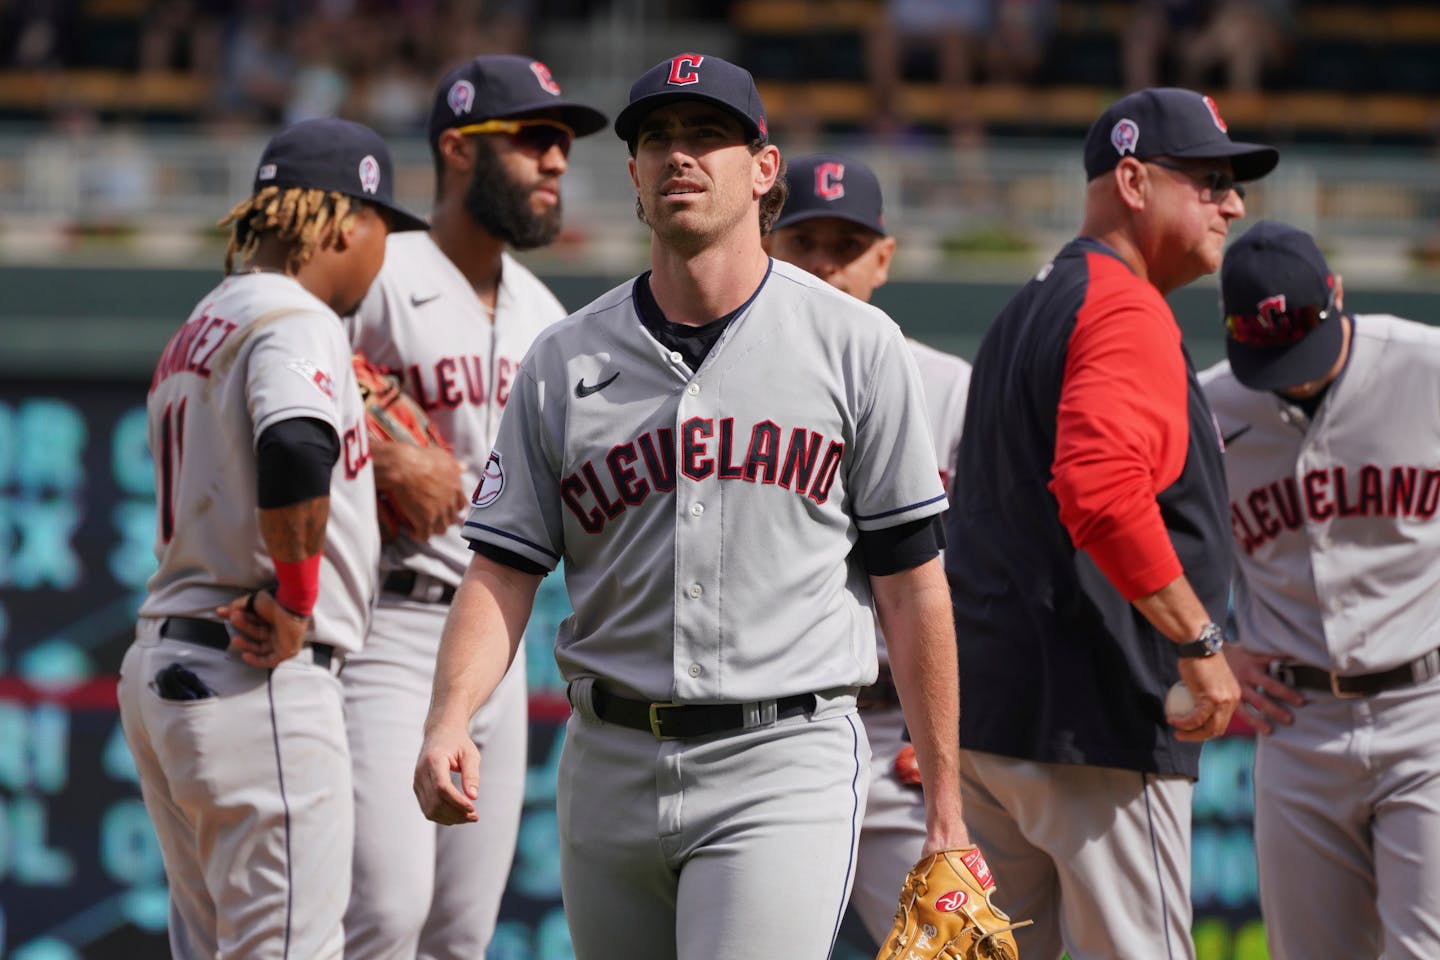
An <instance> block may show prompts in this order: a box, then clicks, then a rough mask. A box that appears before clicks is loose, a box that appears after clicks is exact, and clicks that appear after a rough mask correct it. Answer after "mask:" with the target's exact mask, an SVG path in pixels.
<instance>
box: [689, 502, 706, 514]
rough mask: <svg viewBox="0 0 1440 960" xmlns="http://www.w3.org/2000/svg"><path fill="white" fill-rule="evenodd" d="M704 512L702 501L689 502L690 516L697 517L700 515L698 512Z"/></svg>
mask: <svg viewBox="0 0 1440 960" xmlns="http://www.w3.org/2000/svg"><path fill="white" fill-rule="evenodd" d="M704 512H705V504H703V503H692V504H690V516H692V517H698V516H700V514H702V513H704Z"/></svg>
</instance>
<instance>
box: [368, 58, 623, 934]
mask: <svg viewBox="0 0 1440 960" xmlns="http://www.w3.org/2000/svg"><path fill="white" fill-rule="evenodd" d="M605 122H606V118H605V115H604V114H602V113H600V112H599V111H597V110H593V109H591V108H590V107H586V106H583V105H581V104H578V103H575V102H573V101H571V100H567V99H565V98H564V97H563V96H562V95H561V91H560V85H559V84H558V83H557V82H556V80H555V78H554V77H553V76H552V75H551V73H550V70H549V69H548V68H547V67H546V66H545V64H543V63H541V62H540V61H538V60H534V59H532V58H530V57H520V56H486V57H477V58H475V59H474V60H471V61H469V62H467V63H465V64H462V65H461V66H459V67H457V68H455V69H454V70H452V71H450V73H449V74H447V75H446V76H445V77H444V78H443V79H442V80H441V81H440V84H439V86H438V88H437V90H436V92H435V102H434V108H433V109H432V111H431V113H430V121H429V126H430V147H431V153H432V155H433V156H434V159H435V167H436V170H437V171H438V176H439V180H438V183H437V184H436V201H435V209H434V210H433V211H432V213H431V228H430V232H429V233H418V232H417V233H406V234H397V235H395V236H394V237H392V238H391V240H390V244H389V246H388V249H387V252H386V257H385V267H384V268H383V269H382V270H381V271H380V276H379V278H378V279H377V280H376V281H375V285H374V286H373V287H371V289H370V293H369V294H368V295H367V296H366V298H365V302H364V303H363V304H361V306H360V309H359V310H358V311H357V312H356V313H355V315H354V316H353V317H352V318H350V321H349V323H350V338H351V342H352V343H353V344H354V346H355V347H356V349H358V350H361V351H363V352H364V353H365V354H366V355H367V356H368V357H369V358H370V359H371V360H372V361H374V362H376V363H378V364H381V365H383V366H385V367H388V368H390V369H391V370H393V371H396V372H397V373H399V374H401V375H402V376H403V378H404V383H405V387H406V389H407V390H408V391H409V392H410V394H411V395H412V396H413V397H414V398H415V399H416V400H417V401H419V403H420V404H421V405H422V406H423V407H424V408H425V410H426V411H427V412H428V413H429V415H430V417H431V419H432V421H433V422H434V423H435V424H436V425H437V426H438V427H439V428H440V431H441V433H442V434H443V436H444V437H445V439H446V440H447V441H448V442H449V443H450V446H451V448H452V449H453V451H454V455H453V456H452V455H451V454H450V453H448V452H447V451H445V450H444V449H443V448H441V447H428V448H422V447H417V446H412V445H409V444H404V443H384V442H380V443H376V444H375V448H374V453H375V475H376V486H377V487H378V488H379V489H380V490H381V491H383V492H385V493H387V494H389V495H390V496H391V497H395V498H405V501H404V502H405V505H406V509H405V512H406V514H407V515H409V516H413V517H416V518H429V522H428V526H427V528H426V529H423V530H409V531H407V532H406V534H405V535H402V536H400V537H397V538H395V539H393V540H390V541H388V542H387V543H385V544H384V548H383V554H382V557H381V571H380V576H381V580H380V583H381V591H380V599H379V603H378V605H377V607H376V609H375V618H374V621H373V622H372V624H371V627H370V635H369V637H368V638H367V639H366V643H365V649H364V650H363V651H362V652H361V653H360V654H358V655H357V656H355V657H352V658H351V659H350V662H349V663H348V664H346V668H345V674H344V677H343V681H344V685H345V710H346V724H347V726H348V727H349V731H350V751H351V754H352V755H353V757H354V763H355V882H354V886H353V889H352V890H351V895H350V898H351V906H350V910H349V912H348V914H347V916H346V919H345V938H346V947H345V956H346V957H347V958H349V960H402V958H406V960H409V958H414V957H415V956H416V955H417V950H418V953H419V955H420V956H423V957H426V958H429V960H470V958H477V957H481V956H483V955H484V953H485V948H486V946H487V944H488V943H489V942H490V938H491V935H492V934H493V933H494V931H495V921H496V916H497V914H498V913H499V910H500V898H501V895H502V894H503V893H504V891H505V886H506V883H507V881H508V880H509V875H510V864H511V861H512V860H513V859H514V854H515V842H516V835H517V833H518V831H519V828H520V814H521V808H522V806H523V803H524V795H525V767H526V722H527V721H526V709H525V706H526V689H525V662H524V655H523V651H522V652H521V653H520V654H518V655H517V657H516V661H517V662H516V663H515V664H513V665H512V666H511V668H510V671H509V672H508V673H507V674H506V678H505V682H504V683H502V684H501V686H500V689H499V690H498V691H497V692H496V694H495V696H494V697H492V698H491V700H490V701H489V702H488V703H487V704H486V705H485V707H484V709H482V710H480V711H479V712H477V713H476V714H475V717H474V719H473V721H472V722H471V725H470V732H471V735H472V736H473V738H474V740H475V744H476V746H477V747H478V748H479V750H480V753H481V756H482V757H483V759H484V772H483V774H482V775H481V778H480V794H479V797H478V798H477V803H478V805H479V808H480V812H481V815H480V817H479V820H478V822H477V823H473V824H467V825H465V826H463V827H452V828H449V829H447V830H443V831H442V830H441V829H440V828H439V827H437V826H436V825H435V824H433V823H430V822H429V821H427V820H426V819H425V818H424V817H423V816H421V815H420V811H419V810H417V809H416V807H415V797H414V794H413V793H412V792H411V791H410V774H411V773H412V772H413V770H414V767H415V753H416V751H417V750H418V749H419V748H420V731H421V728H422V726H423V724H424V720H425V708H426V705H427V704H428V703H429V698H430V686H431V677H432V675H433V674H434V670H435V651H436V649H437V648H438V647H439V644H440V631H441V628H442V627H443V626H444V623H445V614H446V613H447V612H448V610H449V603H450V600H451V598H452V597H453V596H454V594H455V588H456V586H457V585H458V584H459V583H460V578H461V576H462V575H463V574H464V572H465V567H466V564H467V563H468V562H469V557H470V551H469V550H468V549H466V545H465V541H464V540H463V539H462V538H461V536H460V529H459V526H460V520H461V517H462V512H463V509H464V507H465V504H466V503H467V502H468V501H467V496H468V494H469V493H470V491H472V490H474V489H475V487H476V485H477V484H479V482H480V470H481V467H483V466H484V464H485V458H486V457H488V456H489V455H490V447H491V445H492V444H493V443H494V442H495V430H496V428H497V427H498V426H499V424H500V412H501V410H503V409H504V407H505V402H506V400H507V399H508V397H509V396H510V392H511V390H512V388H513V385H514V382H515V378H516V376H517V373H518V371H519V368H520V360H521V358H522V357H523V356H524V355H525V351H526V350H528V349H529V347H530V343H531V341H532V340H534V338H535V336H536V334H538V333H539V332H540V331H541V330H543V329H545V328H546V327H547V326H549V325H550V324H552V323H554V322H555V321H557V320H560V319H561V318H563V317H564V316H565V310H564V308H563V307H561V306H560V303H559V301H557V300H556V299H555V297H554V295H552V294H551V293H550V291H549V290H548V289H547V288H546V287H545V285H544V284H543V283H541V282H540V281H539V280H538V279H536V277H535V275H534V274H532V273H531V272H530V271H529V270H527V269H525V267H524V266H522V265H521V264H520V263H519V262H518V261H516V260H515V259H514V258H512V257H511V256H510V255H509V254H508V253H506V252H505V248H506V246H507V245H510V246H513V247H516V248H517V249H531V248H535V247H540V246H544V245H545V244H547V243H549V242H550V241H552V240H554V239H555V236H556V235H557V234H558V233H559V232H560V180H561V177H562V176H563V175H564V173H565V170H566V166H567V162H566V157H567V156H568V154H569V151H570V145H571V143H572V141H573V140H574V138H575V137H577V136H584V135H587V134H591V133H594V132H596V131H597V130H600V129H602V128H603V127H604V126H605ZM457 461H458V462H457ZM462 491H463V492H462ZM422 522H423V521H422Z"/></svg>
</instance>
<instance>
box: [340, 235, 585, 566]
mask: <svg viewBox="0 0 1440 960" xmlns="http://www.w3.org/2000/svg"><path fill="white" fill-rule="evenodd" d="M502 261H503V262H502V267H501V274H500V281H501V282H500V288H499V292H498V294H497V295H496V298H495V318H494V321H493V322H492V319H491V317H490V315H489V312H488V311H487V310H486V309H485V308H484V306H482V305H481V303H480V300H479V299H478V298H477V297H476V296H475V291H474V289H473V288H472V287H471V286H470V281H469V280H467V279H466V278H465V275H464V274H463V273H461V272H460V269H459V268H458V267H456V266H455V264H454V263H452V262H451V261H450V258H449V257H447V256H445V254H444V253H443V252H442V251H441V250H440V248H439V247H437V246H436V245H435V241H434V240H432V239H431V237H430V234H429V233H427V232H425V231H416V232H411V233H396V234H391V236H390V238H389V241H388V242H387V245H386V250H385V266H384V267H383V268H381V270H380V275H379V277H377V278H376V280H375V283H374V284H373V285H372V286H371V288H370V292H369V293H368V294H367V295H366V297H365V301H364V302H363V303H362V304H361V305H360V308H359V309H358V310H357V311H356V312H355V314H354V315H353V316H351V317H348V318H346V323H347V325H348V327H349V330H350V340H351V343H352V345H353V346H354V347H355V349H356V350H360V351H362V352H363V353H364V354H365V355H366V356H368V357H369V358H370V359H371V360H372V361H374V362H375V363H377V364H380V365H381V366H383V367H387V368H389V369H390V370H392V371H393V372H395V373H398V374H400V375H401V377H402V378H403V383H404V386H405V389H406V390H407V391H408V392H409V393H410V395H411V396H413V397H414V398H415V399H416V400H418V401H419V402H420V405H421V406H423V407H424V408H425V412H426V413H428V414H429V415H430V419H431V420H432V421H433V422H434V423H435V425H436V426H437V427H439V429H440V433H441V435H442V436H443V437H445V439H446V440H447V441H448V442H449V443H450V445H451V447H452V448H453V450H454V452H455V456H456V458H457V459H458V460H459V461H460V465H461V467H462V468H464V471H465V481H466V484H467V486H466V489H468V490H473V489H474V488H475V485H476V484H477V483H479V480H480V476H479V467H480V465H481V464H483V463H484V462H485V458H486V457H487V456H488V455H489V454H490V446H491V444H493V443H494V442H495V431H496V429H497V428H498V427H499V425H500V413H501V411H502V410H503V409H504V407H505V401H506V400H507V399H508V398H509V396H510V391H511V389H512V388H513V386H514V383H515V377H516V373H517V371H518V370H519V368H520V360H521V359H522V358H523V357H524V356H525V351H526V350H528V349H530V344H531V342H532V341H534V339H535V336H536V334H538V333H539V332H540V331H541V330H543V329H545V328H546V327H548V326H549V325H550V324H552V323H555V322H556V321H557V320H560V319H562V318H563V317H564V316H565V312H566V311H565V308H564V307H562V306H561V305H560V301H559V300H556V299H555V295H554V294H552V293H551V292H550V290H549V288H548V287H546V286H545V284H543V283H541V282H540V280H539V279H537V278H536V276H535V275H534V274H533V273H531V272H530V271H529V270H527V269H526V268H525V267H524V266H523V265H522V264H520V263H519V262H518V261H516V260H515V259H514V258H513V257H511V256H510V255H509V254H508V253H507V254H503V255H502ZM460 520H461V518H460V517H456V518H455V522H456V523H457V524H458V523H459V522H460ZM469 563H470V550H469V549H468V548H467V547H466V546H465V541H464V540H463V539H461V538H460V536H458V534H457V533H456V531H453V530H452V531H446V532H445V533H442V534H438V535H436V536H434V537H431V538H430V539H429V540H427V541H425V542H424V543H417V542H415V541H414V540H412V539H409V538H406V537H400V538H397V539H396V540H394V541H391V542H390V543H387V544H386V545H385V549H384V564H385V567H386V569H394V568H397V567H406V568H409V569H411V570H415V571H417V572H419V573H424V574H427V575H429V576H432V577H436V578H439V579H441V580H444V581H445V582H447V583H451V584H458V583H459V582H460V578H461V576H463V575H464V573H465V568H466V566H468V565H469Z"/></svg>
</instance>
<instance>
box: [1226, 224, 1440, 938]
mask: <svg viewBox="0 0 1440 960" xmlns="http://www.w3.org/2000/svg"><path fill="white" fill-rule="evenodd" d="M1220 289H1221V294H1222V297H1223V301H1224V309H1225V327H1226V340H1225V346H1226V353H1227V354H1228V355H1229V360H1228V362H1222V363H1221V364H1219V365H1217V366H1216V367H1213V368H1211V369H1210V370H1207V371H1205V373H1204V374H1203V375H1202V377H1201V382H1202V383H1203V384H1204V387H1205V392H1206V394H1207V395H1208V396H1209V398H1210V403H1211V405H1212V406H1213V407H1214V409H1215V414H1216V416H1217V417H1218V418H1219V421H1220V429H1221V431H1222V433H1223V434H1224V437H1225V475H1226V479H1227V481H1228V483H1229V489H1230V524H1231V531H1232V532H1233V534H1234V554H1235V562H1236V566H1237V570H1238V576H1237V577H1236V579H1235V616H1236V622H1237V625H1238V628H1239V638H1240V643H1239V645H1237V646H1232V647H1230V648H1227V650H1226V654H1227V656H1228V657H1229V659H1230V662H1231V665H1232V666H1233V667H1234V669H1235V674H1236V676H1237V677H1238V678H1239V680H1240V683H1241V688H1242V690H1243V696H1244V700H1245V704H1246V706H1247V708H1248V709H1249V711H1250V712H1251V716H1252V719H1253V720H1254V721H1255V723H1256V725H1257V727H1258V728H1259V730H1260V734H1261V735H1260V737H1259V740H1258V743H1257V745H1256V754H1255V845H1256V853H1257V855H1258V860H1259V866H1260V905H1261V908H1262V911H1263V913H1264V916H1265V930H1266V936H1267V938H1268V940H1269V946H1270V954H1271V956H1273V957H1276V958H1277V960H1293V958H1299V957H1306V958H1309V957H1378V956H1381V955H1382V954H1383V955H1384V956H1385V957H1386V958H1387V960H1420V958H1422V957H1423V958H1430V957H1437V956H1440V869H1437V867H1436V855H1437V852H1440V851H1437V839H1440V743H1437V741H1436V737H1435V717H1436V716H1437V711H1440V566H1437V563H1436V559H1437V548H1440V523H1437V521H1436V519H1435V516H1436V512H1437V503H1440V330H1436V329H1435V328H1434V327H1430V326H1426V325H1424V324H1419V323H1414V322H1411V321H1409V320H1402V319H1400V318H1398V317H1392V316H1384V315H1375V314H1365V315H1358V316H1357V315H1351V314H1348V313H1346V312H1345V309H1344V291H1343V289H1342V287H1341V283H1340V277H1339V276H1338V275H1336V274H1332V273H1331V272H1330V268H1329V266H1328V265H1327V264H1326V262H1325V258H1324V256H1323V255H1322V254H1321V253H1320V250H1319V248H1317V247H1316V245H1315V241H1314V240H1312V239H1311V238H1310V236H1309V235H1308V234H1305V233H1303V232H1302V231H1300V230H1296V229H1294V228H1292V227H1288V226H1285V225H1284V224H1279V223H1273V222H1262V223H1257V224H1256V225H1255V226H1254V227H1252V228H1251V229H1250V230H1249V231H1248V232H1247V233H1246V234H1245V235H1244V236H1243V237H1241V238H1240V239H1239V240H1237V241H1236V242H1235V243H1234V244H1233V245H1232V246H1231V247H1230V250H1229V251H1228V252H1227V253H1226V255H1225V261H1224V264H1223V266H1222V267H1221V270H1220Z"/></svg>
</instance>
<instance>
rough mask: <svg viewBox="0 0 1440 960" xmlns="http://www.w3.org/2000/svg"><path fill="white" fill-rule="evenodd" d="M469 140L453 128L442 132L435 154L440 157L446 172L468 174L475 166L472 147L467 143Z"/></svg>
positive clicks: (436, 143)
mask: <svg viewBox="0 0 1440 960" xmlns="http://www.w3.org/2000/svg"><path fill="white" fill-rule="evenodd" d="M469 139H470V138H469V137H467V136H465V134H463V133H460V132H459V131H457V130H455V128H453V127H451V128H450V129H448V130H442V131H441V132H440V139H438V140H437V141H435V152H436V153H438V154H439V155H440V159H441V161H442V164H443V166H444V167H445V169H446V170H461V171H466V172H468V171H469V170H470V168H471V167H472V166H474V165H475V154H474V152H473V148H472V145H471V144H470V143H468V142H467V141H468V140H469Z"/></svg>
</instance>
